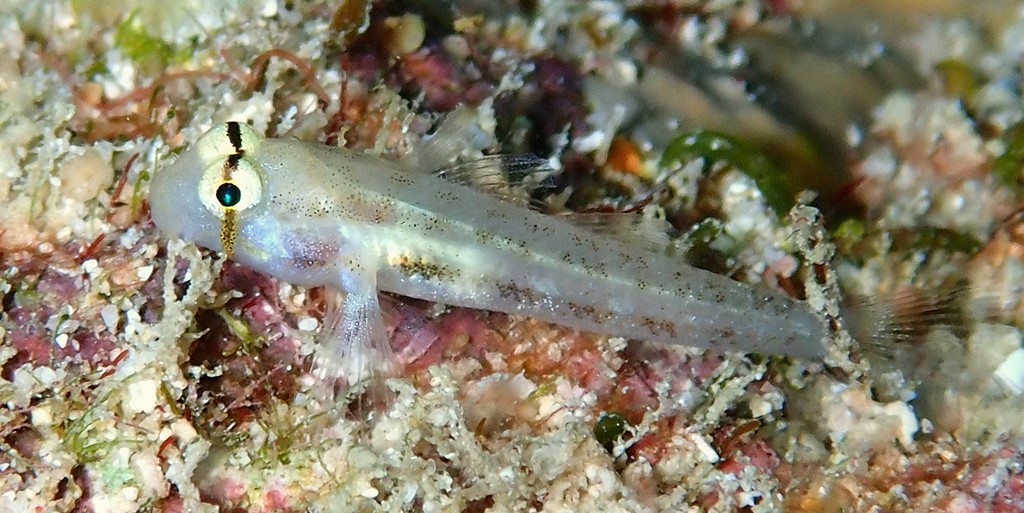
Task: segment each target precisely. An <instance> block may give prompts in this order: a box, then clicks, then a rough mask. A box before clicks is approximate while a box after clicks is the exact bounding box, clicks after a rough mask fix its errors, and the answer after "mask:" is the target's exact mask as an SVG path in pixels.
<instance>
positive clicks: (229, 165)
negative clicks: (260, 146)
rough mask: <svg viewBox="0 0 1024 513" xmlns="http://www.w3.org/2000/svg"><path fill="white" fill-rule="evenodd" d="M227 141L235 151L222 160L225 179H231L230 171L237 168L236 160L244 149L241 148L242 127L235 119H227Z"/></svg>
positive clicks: (243, 152)
mask: <svg viewBox="0 0 1024 513" xmlns="http://www.w3.org/2000/svg"><path fill="white" fill-rule="evenodd" d="M228 142H230V143H231V146H233V147H234V148H235V152H234V153H232V154H231V155H228V159H227V160H226V161H225V162H224V179H225V180H230V179H231V173H232V172H234V170H235V169H237V168H238V161H239V160H240V159H241V158H242V155H244V154H245V150H243V149H242V129H241V127H240V126H239V125H238V122H237V121H228Z"/></svg>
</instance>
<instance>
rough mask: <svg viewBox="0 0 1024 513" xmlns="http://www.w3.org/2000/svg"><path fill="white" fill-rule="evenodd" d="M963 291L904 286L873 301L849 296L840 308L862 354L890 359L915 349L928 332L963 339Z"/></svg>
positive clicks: (964, 289)
mask: <svg viewBox="0 0 1024 513" xmlns="http://www.w3.org/2000/svg"><path fill="white" fill-rule="evenodd" d="M967 290H968V289H967V288H966V287H965V286H963V285H959V284H958V285H955V286H951V287H946V288H945V289H940V288H934V289H921V288H916V287H909V286H908V287H903V288H900V289H898V290H895V291H893V292H891V293H889V294H880V295H878V296H874V297H866V296H855V295H849V296H847V297H846V298H844V300H843V304H842V315H843V320H844V323H845V325H846V328H847V329H848V330H849V331H850V334H851V335H852V336H853V338H854V339H855V340H856V341H857V342H858V343H859V344H860V347H861V349H862V351H864V352H865V353H866V354H868V355H873V356H879V357H882V358H885V359H892V358H893V357H894V356H895V355H896V354H897V353H898V352H899V351H901V350H904V349H908V348H913V347H915V346H916V345H918V344H919V343H920V342H922V341H923V340H924V338H925V336H927V335H928V332H929V331H931V330H932V329H935V328H945V329H949V330H951V331H953V332H954V333H956V334H958V335H963V334H964V333H965V332H966V323H967V321H966V318H965V315H964V310H963V303H964V299H965V298H966V297H967V294H966V293H967Z"/></svg>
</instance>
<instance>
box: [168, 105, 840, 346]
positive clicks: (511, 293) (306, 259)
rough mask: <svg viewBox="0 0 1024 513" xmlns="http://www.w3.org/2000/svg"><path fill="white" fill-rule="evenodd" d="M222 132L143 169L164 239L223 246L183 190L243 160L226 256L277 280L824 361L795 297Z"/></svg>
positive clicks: (458, 190)
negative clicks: (249, 186) (244, 187)
mask: <svg viewBox="0 0 1024 513" xmlns="http://www.w3.org/2000/svg"><path fill="white" fill-rule="evenodd" d="M231 125H236V124H229V125H227V126H220V127H217V128H214V129H213V130H211V132H210V134H212V135H210V134H208V135H207V136H204V138H203V139H201V140H200V143H197V147H195V148H192V149H191V150H189V151H188V152H186V153H185V154H183V155H182V156H181V157H180V158H179V159H178V160H177V162H175V164H173V165H172V166H171V167H170V168H168V169H166V170H164V171H162V172H160V173H158V174H157V176H156V178H155V179H154V182H153V185H152V193H151V202H152V212H153V219H154V221H155V222H156V224H157V225H158V226H160V227H161V228H162V229H164V230H165V231H167V232H170V233H172V234H174V235H177V236H179V237H182V238H185V239H191V240H194V241H195V242H197V243H199V244H200V245H203V246H206V247H209V248H212V249H215V250H223V247H224V245H225V244H230V243H226V242H225V236H224V233H223V232H224V218H223V216H221V217H220V218H218V216H217V215H213V214H212V213H211V211H210V210H211V209H210V208H208V207H209V204H210V203H211V202H210V201H206V202H205V204H204V202H203V201H200V200H199V199H197V198H196V196H197V190H200V189H204V186H201V185H200V186H199V187H197V185H196V184H197V183H199V182H200V181H201V179H202V178H201V177H200V176H199V174H201V173H204V171H203V170H204V169H205V170H206V171H205V173H206V174H207V175H209V174H210V173H214V174H216V173H221V172H222V171H221V170H220V168H223V169H224V171H223V173H224V176H228V175H231V174H232V173H231V170H230V169H229V168H230V167H231V166H232V165H236V164H237V163H238V162H239V161H245V162H248V163H249V164H251V165H252V167H253V171H254V172H255V173H256V175H257V178H258V182H259V184H258V187H262V190H260V191H257V192H256V194H258V196H259V198H260V199H259V201H258V202H256V203H255V204H253V205H251V206H250V207H248V208H246V209H245V211H244V212H237V213H235V214H233V217H235V219H232V223H233V224H232V229H234V230H237V237H236V241H235V242H234V243H233V257H234V259H235V260H237V261H239V262H241V263H243V264H245V265H248V266H251V267H253V268H255V269H258V270H260V271H263V272H266V273H268V274H271V275H273V276H276V277H278V278H280V279H283V280H286V281H289V282H293V283H296V284H302V285H327V286H329V287H335V288H340V289H343V290H345V291H346V292H349V293H352V292H353V291H359V290H364V291H365V290H366V289H367V288H368V284H371V285H372V287H369V288H370V289H376V290H383V291H388V292H393V293H396V294H400V295H403V296H409V297H414V298H420V299H426V300H430V301H436V302H440V303H445V304H449V305H456V306H464V307H470V308H477V309H485V310H493V311H501V312H508V313H514V314H520V315H526V316H532V317H536V318H539V319H544V320H547V321H550V322H553V323H558V324H563V325H567V326H571V327H574V328H578V329H582V330H587V331H593V332H599V333H604V334H609V335H616V336H623V337H628V338H631V339H640V340H650V341H660V342H668V343H674V344H683V345H687V346H698V347H708V348H715V349H721V350H728V351H740V352H759V353H766V354H778V355H790V356H796V357H802V358H820V357H822V356H823V354H824V339H825V333H824V328H823V324H822V322H821V320H820V319H819V318H818V317H817V316H816V315H815V314H813V313H812V312H811V311H810V310H809V308H808V307H807V306H806V305H805V304H804V303H802V302H799V301H796V300H793V299H791V298H788V297H785V296H782V295H779V294H776V293H774V292H771V291H767V290H761V289H759V288H757V287H753V286H750V285H747V284H743V283H739V282H736V281H734V280H731V279H729V278H727V277H724V276H720V275H716V274H713V273H710V272H707V271H704V270H701V269H697V268H695V267H692V266H689V265H686V264H684V263H681V262H679V261H677V260H675V259H673V258H671V257H670V256H668V255H667V254H662V253H659V252H657V251H653V250H651V249H649V248H647V247H643V246H642V245H636V244H631V243H629V241H627V240H624V239H621V238H617V237H609V236H607V235H605V234H602V233H598V232H595V231H592V230H590V229H587V228H586V227H583V226H577V225H575V224H573V223H571V222H569V221H568V220H566V219H564V218H562V217H560V216H549V215H544V214H541V213H538V212H535V211H532V210H529V209H527V208H524V207H523V206H521V205H517V204H514V203H510V202H507V201H503V200H502V199H500V198H497V197H494V196H492V195H490V194H487V193H485V192H482V191H478V190H475V189H473V188H471V187H468V186H466V185H463V184H460V183H456V182H453V181H450V180H447V179H445V178H442V177H440V176H437V174H435V173H432V172H430V171H429V170H426V172H418V171H416V170H412V169H410V167H412V166H410V165H409V163H408V162H403V161H389V160H384V159H380V158H376V157H372V156H369V155H365V154H361V153H356V152H352V151H347V150H344V149H337V148H332V147H327V146H323V145H318V144H312V143H307V142H302V141H297V140H286V139H264V138H262V137H259V136H257V135H255V133H254V132H253V131H252V130H251V129H249V128H248V127H246V126H245V125H241V126H242V127H243V128H242V129H241V130H242V131H244V133H245V134H246V138H245V139H246V140H245V141H241V140H240V138H239V136H237V133H238V131H239V128H238V127H237V126H236V127H235V128H231ZM229 130H234V132H233V133H234V134H235V135H232V136H231V139H232V140H231V141H228V143H227V144H226V145H225V144H223V141H222V142H221V143H220V149H219V150H211V149H210V148H211V147H213V146H214V145H212V144H210V143H204V140H205V139H207V138H210V137H218V138H221V139H228V138H229V137H228V133H229ZM218 152H220V153H222V155H220V156H219V157H218V155H217V153H218ZM232 152H234V153H232ZM223 153H227V154H230V155H235V156H233V157H229V156H228V155H223ZM229 158H230V159H234V161H235V164H231V163H230V162H229V160H228V159H229ZM218 159H219V160H218ZM210 169H213V170H214V171H209V170H210ZM420 171H424V170H420ZM205 189H206V190H213V187H212V185H211V186H205ZM373 305H376V303H375V302H374V303H373ZM372 307H373V306H372V305H371V308H372ZM345 315H348V314H345ZM371 315H378V313H377V312H371Z"/></svg>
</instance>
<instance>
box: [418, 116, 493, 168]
mask: <svg viewBox="0 0 1024 513" xmlns="http://www.w3.org/2000/svg"><path fill="white" fill-rule="evenodd" d="M492 142H493V136H492V135H491V134H488V133H487V132H486V131H485V130H484V129H483V127H482V126H481V123H480V120H479V112H478V111H477V109H474V108H472V107H467V106H465V105H462V106H459V107H457V108H456V109H455V110H453V111H452V112H450V113H449V114H448V115H447V116H445V118H444V121H442V122H441V124H440V125H439V126H438V127H437V130H434V134H433V135H431V136H430V137H429V138H426V139H424V140H423V142H421V143H420V144H419V146H417V147H416V148H415V149H413V151H412V152H411V153H410V154H409V156H408V157H406V159H405V160H406V161H407V167H410V168H414V170H420V171H432V170H435V169H441V168H443V167H447V166H448V165H450V164H451V163H452V161H454V160H455V159H457V158H458V157H459V156H460V155H462V154H463V153H466V152H467V151H471V150H474V149H478V148H486V147H488V146H491V144H492Z"/></svg>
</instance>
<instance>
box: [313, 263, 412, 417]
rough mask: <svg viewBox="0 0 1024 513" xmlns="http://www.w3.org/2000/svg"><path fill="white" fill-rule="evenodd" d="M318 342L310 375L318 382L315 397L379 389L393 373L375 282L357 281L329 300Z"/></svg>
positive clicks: (392, 361) (392, 358)
mask: <svg viewBox="0 0 1024 513" xmlns="http://www.w3.org/2000/svg"><path fill="white" fill-rule="evenodd" d="M319 342H320V344H319V347H318V348H317V350H316V353H315V356H314V359H313V376H314V377H315V378H316V379H317V382H318V383H317V386H318V387H319V389H318V390H317V395H318V396H320V398H321V399H323V400H327V401H329V400H331V399H333V398H334V397H336V395H337V393H338V392H339V391H340V390H345V391H353V390H356V391H358V390H360V388H359V387H366V389H368V390H372V389H380V387H381V386H382V384H383V379H384V378H387V377H389V376H393V375H394V374H395V371H396V370H397V366H396V363H395V357H394V354H393V353H392V352H391V345H390V344H389V342H388V339H387V334H386V332H385V330H384V322H383V320H382V318H381V310H380V304H379V302H378V298H377V289H376V283H372V282H370V283H366V282H360V283H359V284H358V286H357V287H353V288H352V290H348V291H346V292H344V293H343V292H340V291H338V292H337V293H336V294H334V295H333V297H331V298H329V300H328V306H327V312H326V314H325V315H324V329H323V331H322V332H321V334H320V341H319ZM357 385H358V386H357Z"/></svg>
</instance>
